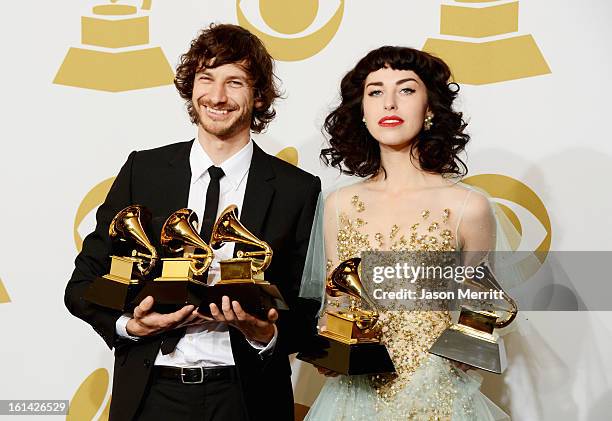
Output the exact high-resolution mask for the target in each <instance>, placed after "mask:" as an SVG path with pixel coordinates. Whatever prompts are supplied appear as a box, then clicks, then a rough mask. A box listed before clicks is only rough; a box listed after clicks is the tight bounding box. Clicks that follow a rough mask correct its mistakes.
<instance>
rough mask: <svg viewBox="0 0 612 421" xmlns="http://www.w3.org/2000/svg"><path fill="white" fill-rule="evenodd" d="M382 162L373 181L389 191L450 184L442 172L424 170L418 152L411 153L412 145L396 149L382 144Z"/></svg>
mask: <svg viewBox="0 0 612 421" xmlns="http://www.w3.org/2000/svg"><path fill="white" fill-rule="evenodd" d="M380 163H381V170H380V172H379V173H378V174H377V175H376V176H374V177H373V178H372V181H374V182H375V183H376V184H378V185H379V186H380V187H381V188H383V189H384V190H386V191H388V192H400V191H406V190H420V189H425V188H431V187H440V186H444V185H446V184H448V182H447V181H446V180H445V179H444V178H443V177H442V176H441V175H440V174H431V173H428V172H426V171H424V170H422V169H421V167H420V165H419V157H418V154H417V152H416V151H412V153H411V151H410V147H405V148H402V149H395V148H392V147H388V146H385V145H381V148H380ZM383 168H384V171H383Z"/></svg>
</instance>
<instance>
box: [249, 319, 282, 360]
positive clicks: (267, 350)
mask: <svg viewBox="0 0 612 421" xmlns="http://www.w3.org/2000/svg"><path fill="white" fill-rule="evenodd" d="M277 337H278V329H277V328H276V325H274V336H272V339H270V342H268V344H267V345H264V344H262V343H261V342H257V341H252V340H250V339H248V338H245V339H246V340H247V342H248V343H249V345H251V346H252V347H253V348H255V349H258V350H259V355H261V356H266V355H269V354H271V353H272V351H274V347H275V346H276V338H277Z"/></svg>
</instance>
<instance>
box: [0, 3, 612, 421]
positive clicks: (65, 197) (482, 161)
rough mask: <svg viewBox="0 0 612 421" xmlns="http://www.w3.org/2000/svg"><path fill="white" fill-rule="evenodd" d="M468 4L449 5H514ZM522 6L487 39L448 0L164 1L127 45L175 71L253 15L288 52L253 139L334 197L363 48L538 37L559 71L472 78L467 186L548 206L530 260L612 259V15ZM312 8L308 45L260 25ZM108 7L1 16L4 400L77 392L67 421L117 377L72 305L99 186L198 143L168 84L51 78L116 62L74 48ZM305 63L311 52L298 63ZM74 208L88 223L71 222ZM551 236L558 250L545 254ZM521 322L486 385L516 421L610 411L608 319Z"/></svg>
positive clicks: (302, 388)
mask: <svg viewBox="0 0 612 421" xmlns="http://www.w3.org/2000/svg"><path fill="white" fill-rule="evenodd" d="M99 2H100V4H102V3H103V0H99ZM473 2H474V0H472V3H470V2H468V3H460V2H455V1H447V2H444V4H448V5H452V6H463V7H487V6H499V5H505V4H508V3H516V2H508V1H505V0H504V1H491V2H480V3H478V2H476V3H478V4H474V3H473ZM122 3H133V4H134V5H135V6H137V7H139V6H140V4H139V2H127V1H124V2H122ZM298 3H299V4H298ZM519 3H520V4H519V20H518V31H514V32H512V33H506V34H498V35H493V36H491V37H488V38H483V39H481V40H476V39H469V38H463V37H453V36H447V35H442V34H440V23H441V4H442V3H441V2H440V1H437V0H409V1H406V0H402V1H400V0H379V1H377V2H372V1H365V0H361V1H360V0H347V1H346V2H342V1H340V0H320V1H318V2H317V0H312V1H311V0H304V1H301V2H298V1H293V2H283V1H275V0H259V3H258V0H242V1H241V2H240V1H234V0H223V1H221V0H214V1H213V0H197V1H196V0H174V1H169V0H156V1H153V4H152V8H151V10H150V11H148V12H146V11H142V10H139V11H138V13H137V16H144V15H149V16H150V24H149V28H150V41H149V43H148V45H143V46H135V47H130V48H127V50H139V49H142V48H148V47H161V49H162V51H163V53H164V54H165V57H166V58H167V60H168V62H169V63H170V65H171V66H172V67H175V65H176V63H177V61H178V56H179V55H180V54H181V53H183V52H184V51H185V50H186V49H187V47H188V43H189V41H190V40H191V39H192V38H193V37H195V36H196V34H197V32H198V30H199V29H200V28H202V27H203V26H206V25H208V24H209V23H210V22H213V21H214V22H230V23H238V13H237V9H238V7H242V10H243V12H244V14H245V16H246V18H247V19H248V20H249V21H250V22H251V23H252V24H253V25H254V26H255V27H257V28H259V29H260V30H261V31H263V32H267V33H269V34H272V33H274V32H276V34H275V35H276V36H277V38H285V40H284V41H283V40H281V41H278V40H277V41H274V40H270V39H267V41H266V42H268V43H269V45H272V44H274V45H275V46H276V47H277V50H275V54H276V56H277V58H279V61H278V66H277V74H278V76H279V77H280V79H281V80H282V87H283V90H284V92H285V99H283V100H282V101H280V102H279V103H278V107H277V110H278V116H277V118H276V119H275V120H274V122H273V123H272V125H271V126H270V128H269V130H268V132H267V133H265V134H263V135H259V136H256V137H255V139H256V140H257V141H258V143H259V145H261V146H262V147H263V148H264V149H265V150H266V151H268V152H269V153H273V154H276V153H278V152H279V151H281V150H283V149H284V148H287V147H293V148H295V149H296V150H297V154H298V165H299V166H300V167H302V168H304V169H306V170H308V171H310V172H313V173H315V174H318V175H320V176H321V177H322V179H323V182H324V188H325V185H329V184H330V183H331V182H332V180H333V177H334V174H335V173H334V171H331V170H328V169H324V168H322V167H321V166H320V164H319V161H318V151H319V150H320V147H321V145H322V141H323V137H322V135H321V131H320V127H321V123H322V120H323V118H324V116H325V115H326V113H327V112H328V111H329V109H330V107H331V106H333V105H334V104H335V103H336V101H337V99H338V98H337V95H338V86H339V81H340V79H341V77H342V76H343V74H344V73H345V72H346V71H348V70H349V69H350V68H351V67H352V66H353V65H354V64H355V63H356V61H357V60H358V59H359V58H360V57H362V56H363V55H364V54H365V53H366V52H367V51H369V50H370V49H373V48H376V47H378V46H381V45H384V44H394V45H407V46H412V47H416V48H421V47H423V46H424V45H425V42H426V40H427V39H428V38H434V39H445V40H459V41H462V42H478V41H488V42H491V41H496V40H503V39H511V38H513V37H517V36H520V35H527V34H530V35H531V36H533V40H535V44H536V45H537V49H538V50H539V51H540V52H541V56H542V58H543V60H545V63H546V64H547V66H548V68H549V69H550V72H540V73H542V74H539V75H535V76H531V75H528V74H526V73H525V74H524V75H520V74H519V75H518V76H516V77H514V76H513V78H512V80H509V77H506V76H504V75H505V74H506V73H505V70H504V69H502V70H499V69H497V70H495V69H494V67H495V66H492V67H490V68H491V69H492V70H491V72H492V73H491V74H489V73H487V72H489V70H487V69H489V67H486V66H491V63H485V64H486V66H485V64H483V65H482V66H484V67H482V66H478V65H477V66H476V68H478V69H480V70H479V71H481V72H484V77H485V79H486V77H488V76H491V77H493V76H495V77H499V78H501V80H500V79H499V78H498V79H497V81H496V82H492V81H487V80H484V81H481V82H478V83H479V84H478V85H473V84H469V83H467V84H463V83H462V89H461V96H460V101H459V107H460V109H461V110H462V111H464V112H465V115H466V116H467V118H468V119H469V122H470V124H469V132H470V134H471V135H472V141H471V142H470V144H469V147H468V157H469V161H468V165H469V168H470V175H476V174H497V175H502V176H505V177H507V178H505V179H506V180H510V181H509V182H508V183H509V184H508V186H509V188H510V189H512V186H513V185H514V186H515V187H516V186H524V187H520V188H523V190H525V189H527V191H531V192H533V193H535V196H536V197H537V198H539V199H533V198H531V199H529V198H527V197H526V196H525V197H524V199H525V202H524V203H522V204H516V203H515V204H512V203H510V206H511V208H512V209H513V210H514V211H515V213H516V214H517V215H518V217H520V218H522V217H523V216H524V217H525V218H527V217H531V220H529V221H527V220H522V219H521V224H522V225H523V227H524V228H525V227H529V228H528V229H525V231H527V232H528V234H526V235H525V238H524V239H523V240H524V241H525V242H526V243H525V244H529V245H531V246H532V248H533V249H535V248H536V247H538V246H540V247H544V248H545V249H551V250H612V244H611V242H610V235H611V233H612V218H611V217H610V211H611V210H612V199H611V198H610V190H609V169H610V168H611V167H612V142H610V136H609V134H608V123H609V121H610V120H609V110H610V107H609V102H608V101H609V99H610V97H611V96H612V84H611V83H610V82H609V75H610V74H612V58H611V55H610V50H609V45H608V43H609V39H612V29H611V26H610V25H609V21H610V18H612V5H611V4H610V2H608V1H606V0H590V1H588V2H576V1H569V0H554V1H553V0H540V1H534V0H520V2H519ZM109 4H110V3H109ZM317 4H319V8H318V12H317V13H315V15H317V17H316V18H312V19H310V18H309V19H310V20H309V21H307V22H306V24H307V25H306V29H303V30H301V29H300V31H301V32H299V33H298V34H297V35H288V34H286V33H285V34H282V33H280V32H279V28H281V29H282V28H284V27H283V26H282V25H280V23H282V22H280V23H279V22H277V23H279V25H280V26H274V25H272V24H271V25H270V26H273V27H274V28H276V31H275V30H274V29H272V28H270V27H268V28H266V27H265V26H266V23H265V22H264V21H266V22H268V23H270V22H272V21H271V20H270V19H272V18H270V16H273V14H270V13H268V15H266V16H268V17H267V19H268V20H266V18H265V17H264V18H261V17H258V16H256V15H257V12H258V11H259V10H260V9H261V10H262V11H264V12H270V10H271V8H272V9H273V8H274V7H276V8H282V7H287V6H290V7H291V8H295V7H298V6H300V7H304V9H303V10H302V13H301V14H300V15H297V17H295V18H292V19H293V20H292V19H289V18H286V22H285V23H287V22H289V23H291V22H294V23H295V25H296V26H295V27H296V28H298V24H299V23H300V22H299V17H300V16H304V13H305V12H304V11H306V10H307V9H308V8H307V6H309V5H310V6H312V5H317ZM96 5H97V3H96V1H95V0H79V1H77V0H62V1H60V2H50V1H45V2H43V1H38V2H23V1H22V2H11V3H7V4H4V5H3V6H4V11H3V13H2V14H1V17H0V35H1V37H0V39H1V40H2V54H3V55H4V58H3V60H2V66H1V67H0V72H1V78H0V83H1V84H2V91H1V92H2V94H3V95H2V98H3V101H2V111H3V112H2V115H3V118H2V125H0V130H1V133H2V155H1V156H2V165H0V177H1V180H2V184H1V186H2V189H1V193H2V195H1V198H2V199H1V200H2V206H1V207H0V229H1V232H2V239H3V242H2V249H1V250H2V252H1V253H0V338H1V339H0V340H1V342H0V343H1V345H0V379H1V380H0V399H70V400H72V401H73V408H74V412H73V415H72V416H69V417H68V418H67V419H74V420H85V419H87V420H89V419H103V420H104V419H105V415H104V414H102V411H103V409H104V408H105V407H106V404H107V402H108V393H109V390H110V389H109V388H108V387H107V386H108V385H107V383H105V379H106V378H107V377H108V375H107V372H108V373H110V371H111V370H112V354H111V352H109V351H108V349H107V348H106V346H105V345H104V344H103V342H102V341H101V340H100V338H99V337H98V336H97V335H96V334H95V333H94V332H93V330H92V329H91V328H90V327H89V326H88V325H86V324H84V323H83V322H81V321H79V320H77V319H76V318H73V317H71V316H70V315H69V314H68V312H67V311H66V309H65V308H64V305H63V293H64V287H65V284H66V281H67V280H68V278H69V276H70V274H71V271H72V268H73V263H72V262H73V259H74V257H75V255H76V253H77V247H78V240H77V241H76V242H75V235H74V234H75V230H76V232H77V233H78V234H79V235H80V236H81V237H84V235H86V234H87V233H88V232H89V231H91V229H92V228H93V224H94V219H93V214H94V210H95V209H94V210H92V209H91V208H93V207H95V205H97V204H99V203H100V200H101V199H102V196H101V195H100V193H99V192H98V191H94V192H93V193H90V192H91V191H92V189H93V188H94V187H95V186H96V185H98V184H99V183H101V182H103V181H104V180H107V179H108V178H110V177H113V176H114V175H116V173H117V172H118V170H119V168H120V166H121V165H122V163H123V162H124V160H125V159H126V157H127V155H128V154H129V152H130V151H132V150H135V149H147V148H152V147H156V146H160V145H163V144H167V143H171V142H175V141H182V140H187V139H190V138H192V137H193V136H194V134H195V128H194V127H193V126H191V125H190V123H189V120H188V117H187V115H186V112H185V110H184V105H183V102H182V100H181V99H180V98H179V96H178V94H177V93H176V91H175V88H174V86H172V85H168V84H166V85H163V86H158V87H150V88H145V89H138V90H128V91H122V92H107V91H102V90H98V89H85V88H83V87H74V86H72V87H71V86H65V85H61V84H56V83H53V80H54V79H55V77H56V74H57V73H58V70H59V69H60V66H61V65H62V63H63V61H64V58H65V57H66V53H67V52H68V49H69V48H70V47H81V48H85V49H90V50H95V51H107V52H109V51H113V52H116V51H119V50H112V49H108V48H106V49H104V48H94V47H92V46H83V45H82V44H81V43H80V41H81V17H82V16H92V7H93V6H96ZM258 5H259V7H257V6H258ZM339 8H341V9H340V12H341V15H340V17H339V18H338V16H339V15H338V14H336V15H335V16H336V18H337V22H338V23H339V25H338V28H337V30H333V28H331V29H329V30H328V32H330V33H331V36H330V37H329V38H330V39H329V40H323V41H321V39H322V38H321V37H323V35H321V34H319V33H318V32H317V31H318V29H319V28H323V29H322V32H325V25H326V22H328V21H329V20H330V18H332V16H334V14H335V13H336V12H338V10H339ZM281 12H283V11H282V10H281ZM315 12H316V9H315ZM286 13H288V12H286V11H285V12H283V13H281V14H280V15H281V16H288V15H287V14H286ZM118 19H119V18H118ZM310 22H312V24H310ZM464 23H465V21H464ZM243 24H245V23H244V22H243ZM483 25H484V24H483ZM500 25H501V24H500ZM298 29H299V28H298ZM281 32H282V31H281ZM285 32H287V31H285ZM311 33H315V35H313V36H312V37H310V38H308V39H306V40H302V39H301V38H305V37H307V35H309V34H311ZM325 41H328V42H325ZM291 42H294V43H293V44H292V43H291ZM317 42H318V43H319V44H320V45H318V46H317V45H316V44H317ZM496 45H498V44H494V47H492V48H493V49H495V48H496V47H495V46H496ZM499 45H501V44H499ZM307 48H312V49H313V51H311V52H310V53H308V52H307ZM500 48H501V47H500ZM300 54H301V55H306V57H298V58H301V59H300V60H293V59H295V58H296V55H297V56H299V55H300ZM512 54H514V55H513V56H512V57H513V58H514V59H516V60H515V61H520V60H521V57H523V59H524V58H525V57H527V55H525V56H523V52H521V50H519V51H518V52H517V51H513V52H512ZM288 58H290V59H292V60H291V61H286V59H288ZM464 59H465V60H466V63H467V62H468V61H469V60H471V59H472V58H470V57H464ZM464 64H465V63H464ZM461 65H462V64H461V63H459V64H457V66H461ZM104 66H105V65H104V63H103V62H101V63H100V64H99V65H97V67H98V68H99V69H98V71H99V72H100V74H95V75H93V76H95V77H94V79H96V80H99V78H100V77H102V76H100V75H102V74H104V73H105V72H110V70H109V69H108V68H106V67H104ZM535 66H536V64H535V63H534V65H533V67H535ZM528 67H529V66H528ZM454 70H455V69H454ZM493 72H496V73H495V74H494V75H493ZM458 73H459V72H458V71H457V74H458ZM519 73H520V72H519ZM504 77H506V79H504ZM141 79H146V76H145V75H142V76H141ZM460 82H461V80H460ZM520 188H519V190H520ZM102 190H103V189H102ZM500 199H502V200H503V199H508V197H500ZM505 203H507V204H508V203H509V202H505ZM88 205H89V206H88ZM79 207H81V209H85V210H86V211H87V212H85V215H81V216H79V217H78V218H77V210H78V209H79ZM538 209H539V210H538ZM534 212H535V213H536V217H534V216H533V215H532V214H533V213H534ZM538 215H539V216H538ZM547 218H548V219H549V221H550V223H549V224H548V223H547V222H546V220H547ZM538 224H539V225H538ZM529 236H531V237H533V238H527V237H529ZM537 236H541V237H538V238H536V237H537ZM547 236H548V238H549V239H550V240H551V243H550V245H547V244H544V243H546V238H547ZM77 237H78V236H77ZM579 281H580V280H579V279H574V280H573V282H579ZM523 317H524V318H528V319H529V320H528V323H526V324H525V326H527V328H528V329H529V335H530V337H532V338H537V346H536V347H535V348H533V347H532V348H529V349H526V347H525V345H524V343H523V342H521V334H522V333H520V332H513V333H512V334H511V336H510V337H509V339H508V352H509V359H510V368H509V369H508V371H507V372H506V373H505V374H504V375H503V376H488V375H487V376H485V381H484V384H483V388H482V389H483V392H485V394H487V395H488V396H490V397H491V398H492V399H493V400H494V401H495V402H496V403H497V404H498V405H500V406H501V407H502V408H504V409H505V410H506V411H507V412H510V413H511V414H512V416H513V418H514V419H517V420H536V419H541V420H574V419H579V420H600V419H607V418H609V414H610V411H611V410H612V403H611V402H612V374H610V373H612V363H611V362H610V361H609V358H608V357H606V356H607V355H609V354H610V351H611V350H612V338H611V330H612V328H611V326H612V314H610V313H607V312H599V313H596V312H588V313H587V312H582V313H577V312H575V313H571V312H554V313H543V312H542V313H529V314H526V315H525V314H524V315H523ZM294 369H295V370H294V386H295V391H296V401H297V402H298V403H300V404H302V405H306V406H308V405H310V404H311V403H312V400H313V399H314V398H315V397H316V393H317V392H318V388H319V386H320V384H321V382H322V379H321V377H320V376H318V375H317V374H315V373H314V372H313V370H312V369H311V368H310V367H309V366H305V365H304V366H301V365H300V364H298V363H295V364H294ZM92 373H93V375H92ZM525 373H527V374H525ZM90 375H91V376H90ZM86 379H87V380H86ZM79 388H80V389H79ZM77 391H79V392H77ZM79 411H81V412H79ZM2 418H3V417H1V416H0V419H2ZM26 418H27V417H22V418H20V419H26Z"/></svg>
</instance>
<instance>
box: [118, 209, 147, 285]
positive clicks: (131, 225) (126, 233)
mask: <svg viewBox="0 0 612 421" xmlns="http://www.w3.org/2000/svg"><path fill="white" fill-rule="evenodd" d="M150 222H151V212H149V211H148V210H147V209H146V208H145V207H143V206H140V205H132V206H128V207H127V208H125V209H123V210H121V211H120V212H119V213H118V214H117V215H115V217H114V218H113V220H112V221H111V223H110V226H109V228H108V235H109V236H110V238H111V239H117V240H119V241H129V242H133V243H135V244H136V245H137V246H140V247H141V248H142V249H144V250H146V252H140V251H138V250H137V249H136V248H135V249H134V250H133V251H132V257H136V258H139V259H140V261H139V262H138V265H137V267H138V271H139V272H140V274H141V275H142V276H143V277H144V276H146V275H148V274H149V273H150V272H151V270H152V269H153V267H154V266H155V264H156V263H157V260H158V259H159V256H158V254H157V250H156V249H155V247H153V244H151V241H149V239H148V238H147V234H145V231H144V229H143V227H142V226H143V224H145V225H148V224H149V223H150Z"/></svg>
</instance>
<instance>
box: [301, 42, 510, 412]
mask: <svg viewBox="0 0 612 421" xmlns="http://www.w3.org/2000/svg"><path fill="white" fill-rule="evenodd" d="M450 77H451V73H450V70H449V68H448V66H447V65H446V64H445V63H444V62H443V61H442V60H440V59H438V58H436V57H433V56H431V55H429V54H427V53H424V52H421V51H418V50H414V49H411V48H404V47H388V46H387V47H382V48H379V49H377V50H374V51H371V52H370V53H368V54H367V55H366V56H365V57H364V58H362V59H361V60H360V61H359V62H358V63H357V65H356V66H355V68H354V69H353V70H351V71H350V72H349V73H348V74H347V75H346V76H345V77H344V78H343V80H342V83H341V95H342V101H341V103H340V105H339V106H338V107H337V108H336V109H335V110H334V111H333V112H332V113H331V114H329V116H328V117H327V118H326V120H325V130H326V131H327V133H328V134H329V137H330V139H329V142H330V147H329V148H327V149H324V150H323V151H322V152H321V157H322V159H323V161H324V162H325V163H326V164H328V165H331V166H334V167H336V168H338V169H340V171H341V172H343V173H345V174H349V175H354V176H358V177H360V178H362V180H361V181H359V182H357V183H355V184H353V185H350V186H348V187H344V188H341V189H338V190H336V191H334V192H333V193H332V194H330V195H329V196H328V197H327V198H326V200H325V205H324V211H323V217H322V220H323V222H322V225H323V236H324V243H325V255H326V259H327V267H328V269H333V268H334V267H336V266H337V265H338V264H339V263H340V262H342V261H344V260H346V259H349V258H351V257H355V256H359V255H360V253H361V252H362V251H365V250H408V251H454V250H462V251H469V250H478V251H483V250H492V249H493V248H494V247H495V239H496V238H495V236H496V235H495V232H496V229H495V218H494V216H493V212H492V209H491V206H490V204H489V201H488V199H487V198H486V197H485V196H484V195H482V194H481V193H479V192H477V191H472V190H470V189H468V188H466V187H465V186H462V185H459V184H457V180H456V179H457V178H458V177H460V176H462V175H464V174H465V172H466V171H467V169H466V167H465V164H464V163H463V162H462V161H461V159H460V158H459V156H458V155H459V154H460V153H461V152H462V151H463V150H464V147H465V145H466V143H467V142H468V140H469V136H468V135H467V134H466V133H465V132H464V130H465V127H466V123H465V122H464V121H463V119H462V115H461V113H459V112H456V111H454V110H453V108H452V104H453V101H454V99H455V97H456V95H457V91H458V86H457V85H456V84H454V83H449V80H450ZM453 179H454V180H453ZM314 237H316V235H315V236H314ZM311 251H312V250H311ZM310 259H312V254H311V255H310ZM314 260H316V258H315V259H314ZM313 263H314V262H313ZM305 273H308V270H307V271H306V272H305ZM311 275H312V274H311ZM305 279H308V281H305V282H304V284H303V285H302V295H309V293H308V290H311V291H312V289H313V288H314V289H316V288H319V290H321V285H320V281H319V282H318V283H317V281H313V278H312V276H311V277H310V278H309V276H308V275H307V276H306V277H305ZM327 305H328V306H342V305H343V303H342V302H338V301H335V300H334V299H332V298H330V297H328V298H327ZM380 323H382V326H383V328H382V331H383V336H382V342H383V343H384V344H385V345H386V347H387V349H388V350H389V353H390V355H391V357H392V360H393V362H394V364H395V367H396V372H397V373H396V375H394V376H381V375H378V376H350V377H348V376H333V373H329V372H326V373H325V374H328V375H330V376H329V378H328V380H327V382H326V384H325V386H324V388H323V389H322V391H321V393H320V395H319V397H318V398H317V400H316V402H315V403H314V405H313V406H312V408H311V410H310V412H309V413H308V415H307V417H306V419H307V420H314V421H321V420H334V421H337V420H353V419H357V420H360V419H368V420H377V419H384V420H387V421H390V420H451V419H452V420H493V419H499V418H496V417H497V415H499V412H501V411H499V409H497V408H496V407H494V405H493V404H492V403H491V402H490V401H488V399H486V397H484V396H483V395H482V394H481V393H480V392H479V390H478V389H479V386H480V383H479V381H478V380H476V379H475V378H474V377H473V376H470V375H468V374H466V373H465V372H464V371H463V370H461V369H460V367H457V366H455V365H454V364H452V363H451V362H450V361H448V360H446V359H443V358H440V357H437V356H434V355H432V354H429V352H428V350H429V348H430V346H431V345H432V344H433V342H434V341H435V340H436V339H437V338H438V336H439V335H440V334H441V333H442V332H443V331H444V329H446V328H447V327H448V326H449V324H450V315H449V312H448V311H382V312H381V315H380ZM322 324H324V322H322ZM461 368H464V367H461ZM321 371H322V372H325V370H321ZM495 410H497V411H499V412H498V413H497V415H496V414H495ZM502 415H505V414H503V413H502Z"/></svg>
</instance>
